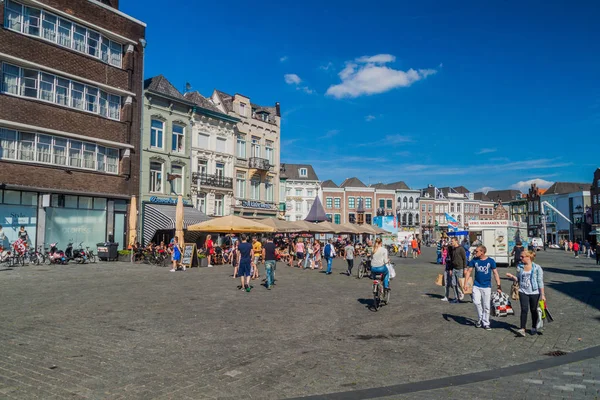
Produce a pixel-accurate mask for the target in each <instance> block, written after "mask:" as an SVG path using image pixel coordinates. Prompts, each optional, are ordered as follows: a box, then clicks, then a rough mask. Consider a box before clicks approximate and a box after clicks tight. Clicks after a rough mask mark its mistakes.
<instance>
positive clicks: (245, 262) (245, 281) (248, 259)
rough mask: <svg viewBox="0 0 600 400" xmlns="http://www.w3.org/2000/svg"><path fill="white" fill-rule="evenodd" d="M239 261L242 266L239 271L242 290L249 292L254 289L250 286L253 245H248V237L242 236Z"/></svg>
mask: <svg viewBox="0 0 600 400" xmlns="http://www.w3.org/2000/svg"><path fill="white" fill-rule="evenodd" d="M238 260H240V266H239V269H238V275H239V276H240V278H241V280H242V285H241V286H240V289H241V290H246V292H249V291H250V289H252V287H251V286H250V273H251V269H252V268H251V267H252V264H253V263H252V245H251V244H250V243H248V237H247V236H246V235H244V234H242V243H240V244H239V246H238Z"/></svg>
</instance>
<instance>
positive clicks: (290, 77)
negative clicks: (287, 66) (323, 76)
mask: <svg viewBox="0 0 600 400" xmlns="http://www.w3.org/2000/svg"><path fill="white" fill-rule="evenodd" d="M283 79H285V83H287V84H288V85H299V84H300V82H302V79H300V77H299V76H298V75H296V74H285V75H284V76H283Z"/></svg>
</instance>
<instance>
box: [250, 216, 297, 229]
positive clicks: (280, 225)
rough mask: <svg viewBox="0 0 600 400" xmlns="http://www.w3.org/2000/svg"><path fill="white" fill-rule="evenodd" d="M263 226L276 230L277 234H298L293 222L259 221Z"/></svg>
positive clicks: (278, 220) (267, 219)
mask: <svg viewBox="0 0 600 400" xmlns="http://www.w3.org/2000/svg"><path fill="white" fill-rule="evenodd" d="M258 221H259V222H260V223H261V224H265V225H268V226H270V227H273V228H275V232H281V233H285V232H296V229H298V228H297V227H295V226H294V225H293V224H292V223H291V222H288V221H283V220H281V219H277V218H272V217H271V218H264V219H259V220H258Z"/></svg>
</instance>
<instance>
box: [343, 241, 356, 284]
mask: <svg viewBox="0 0 600 400" xmlns="http://www.w3.org/2000/svg"><path fill="white" fill-rule="evenodd" d="M344 253H345V254H346V262H347V263H348V271H346V275H348V276H351V275H352V268H353V267H354V246H352V242H350V241H348V244H347V245H346V247H344Z"/></svg>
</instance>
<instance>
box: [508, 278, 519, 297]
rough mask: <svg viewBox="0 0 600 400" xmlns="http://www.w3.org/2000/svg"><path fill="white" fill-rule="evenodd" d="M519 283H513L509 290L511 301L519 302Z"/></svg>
mask: <svg viewBox="0 0 600 400" xmlns="http://www.w3.org/2000/svg"><path fill="white" fill-rule="evenodd" d="M519 289H520V287H519V282H517V281H515V282H513V284H512V287H511V288H510V298H511V299H513V300H515V301H516V300H519Z"/></svg>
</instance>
